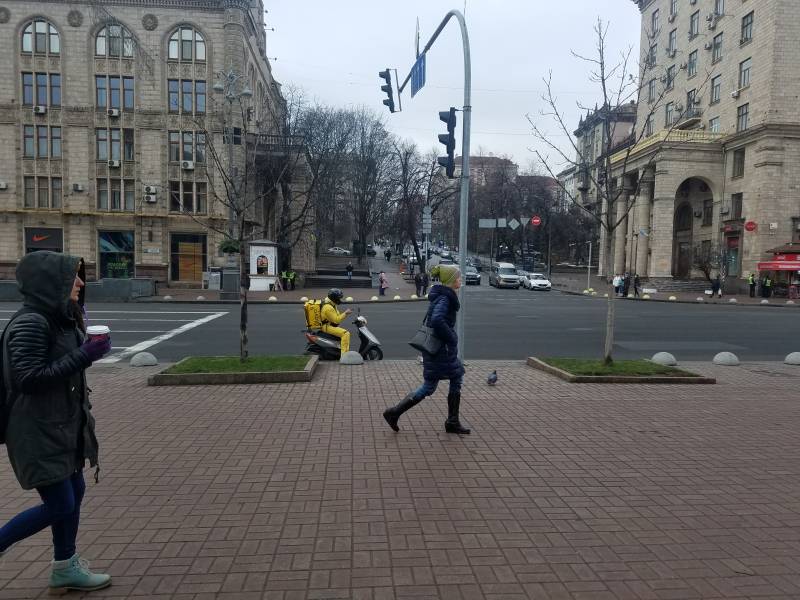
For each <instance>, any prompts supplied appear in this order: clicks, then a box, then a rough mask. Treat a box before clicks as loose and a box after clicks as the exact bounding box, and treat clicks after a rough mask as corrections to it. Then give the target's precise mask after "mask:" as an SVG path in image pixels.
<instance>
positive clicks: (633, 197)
mask: <svg viewBox="0 0 800 600" xmlns="http://www.w3.org/2000/svg"><path fill="white" fill-rule="evenodd" d="M635 1H636V4H637V6H638V8H639V10H640V11H641V15H642V30H641V40H642V42H641V43H642V56H643V63H644V64H647V65H648V66H650V67H651V68H650V69H649V70H647V71H646V72H645V80H644V81H643V82H642V84H643V85H642V88H641V95H640V101H639V110H638V117H637V140H638V143H637V144H636V145H635V146H634V147H633V149H632V150H631V151H630V153H626V152H620V153H618V154H617V155H615V156H614V157H613V159H612V165H613V173H614V177H615V178H616V180H617V184H618V185H621V186H623V188H625V189H627V190H629V191H630V195H629V202H630V203H631V204H633V208H632V210H631V211H630V212H629V213H628V216H627V223H626V225H627V227H623V228H620V231H619V234H620V235H619V236H618V239H616V240H615V243H614V251H615V264H616V265H619V266H622V267H624V268H623V269H622V270H628V271H630V272H637V273H639V274H640V275H642V276H646V277H649V278H651V279H655V280H659V279H673V280H674V279H679V280H684V279H689V278H694V277H698V276H699V275H700V273H699V270H698V269H697V268H696V266H695V264H696V258H697V256H698V253H703V252H705V251H707V250H708V249H711V248H718V249H719V252H720V253H721V254H722V255H723V256H724V260H723V262H722V264H723V265H724V266H723V270H724V271H725V272H726V273H727V277H728V280H727V284H726V287H728V288H729V290H741V289H744V287H745V285H746V282H745V280H746V278H747V277H748V276H749V274H750V273H751V272H756V271H757V269H758V263H759V262H762V261H765V260H768V258H769V256H770V253H769V252H768V251H769V250H770V249H772V248H774V247H776V246H779V245H781V244H784V243H787V242H791V241H794V240H797V235H798V226H799V224H800V169H799V168H798V167H799V166H800V103H798V102H797V98H798V97H799V96H800V78H798V77H797V65H796V57H797V56H798V55H799V54H800V41H799V40H800V18H798V13H797V2H796V1H795V0H635ZM620 208H621V209H623V205H622V203H621V205H620ZM625 209H627V207H625ZM623 234H624V235H623Z"/></svg>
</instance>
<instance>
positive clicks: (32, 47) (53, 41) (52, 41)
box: [22, 19, 61, 55]
mask: <svg viewBox="0 0 800 600" xmlns="http://www.w3.org/2000/svg"><path fill="white" fill-rule="evenodd" d="M22 51H23V52H25V53H26V54H29V53H33V54H56V55H57V54H60V52H61V39H60V38H59V36H58V31H57V30H56V28H55V27H53V26H52V25H51V24H50V23H48V22H47V21H44V20H41V19H36V20H34V21H31V22H30V23H28V24H27V25H26V26H25V27H24V28H23V29H22Z"/></svg>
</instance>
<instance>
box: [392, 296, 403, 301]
mask: <svg viewBox="0 0 800 600" xmlns="http://www.w3.org/2000/svg"><path fill="white" fill-rule="evenodd" d="M393 300H402V298H401V297H400V296H395V297H394V298H393Z"/></svg>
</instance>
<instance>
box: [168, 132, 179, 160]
mask: <svg viewBox="0 0 800 600" xmlns="http://www.w3.org/2000/svg"><path fill="white" fill-rule="evenodd" d="M180 160H181V132H180V131H170V132H169V161H170V162H179V161H180Z"/></svg>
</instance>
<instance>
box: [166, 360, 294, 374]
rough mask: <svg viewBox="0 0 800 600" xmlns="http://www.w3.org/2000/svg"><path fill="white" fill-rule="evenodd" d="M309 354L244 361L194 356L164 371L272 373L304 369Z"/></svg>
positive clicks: (172, 372)
mask: <svg viewBox="0 0 800 600" xmlns="http://www.w3.org/2000/svg"><path fill="white" fill-rule="evenodd" d="M307 363H308V357H307V356H251V357H248V358H247V360H245V361H244V362H242V361H241V360H240V359H239V357H238V356H193V357H191V358H189V359H187V360H184V361H182V362H181V363H179V364H176V365H173V366H171V367H170V368H169V369H167V370H166V371H164V373H165V374H167V375H178V374H185V373H272V372H275V371H302V370H303V369H304V368H305V366H306V364H307Z"/></svg>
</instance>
